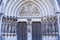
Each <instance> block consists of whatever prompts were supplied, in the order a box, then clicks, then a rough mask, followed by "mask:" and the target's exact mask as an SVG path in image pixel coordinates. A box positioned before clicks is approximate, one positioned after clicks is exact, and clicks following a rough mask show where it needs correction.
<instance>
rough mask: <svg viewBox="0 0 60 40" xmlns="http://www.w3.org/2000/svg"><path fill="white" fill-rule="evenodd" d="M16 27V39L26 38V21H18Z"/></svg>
mask: <svg viewBox="0 0 60 40" xmlns="http://www.w3.org/2000/svg"><path fill="white" fill-rule="evenodd" d="M17 27H18V28H17V35H18V36H17V40H27V23H26V22H18V26H17Z"/></svg>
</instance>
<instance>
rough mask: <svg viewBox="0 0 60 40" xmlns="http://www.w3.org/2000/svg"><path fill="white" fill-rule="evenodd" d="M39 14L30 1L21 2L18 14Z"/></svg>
mask: <svg viewBox="0 0 60 40" xmlns="http://www.w3.org/2000/svg"><path fill="white" fill-rule="evenodd" d="M39 14H40V12H39V8H38V7H37V6H36V5H35V4H33V3H31V2H28V3H25V4H23V5H22V6H21V8H20V11H19V16H39Z"/></svg>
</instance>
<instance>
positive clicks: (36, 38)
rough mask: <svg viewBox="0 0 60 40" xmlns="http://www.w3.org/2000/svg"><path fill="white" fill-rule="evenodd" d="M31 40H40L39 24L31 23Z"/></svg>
mask: <svg viewBox="0 0 60 40" xmlns="http://www.w3.org/2000/svg"><path fill="white" fill-rule="evenodd" d="M32 40H42V36H41V22H33V23H32Z"/></svg>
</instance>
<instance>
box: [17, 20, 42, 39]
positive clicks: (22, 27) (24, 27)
mask: <svg viewBox="0 0 60 40" xmlns="http://www.w3.org/2000/svg"><path fill="white" fill-rule="evenodd" d="M28 25H29V24H28V23H27V22H18V25H17V27H18V28H17V40H42V35H41V22H40V21H39V22H38V21H34V22H32V23H31V25H30V26H32V27H31V28H30V29H32V30H30V29H29V28H28ZM29 35H30V36H29Z"/></svg>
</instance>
